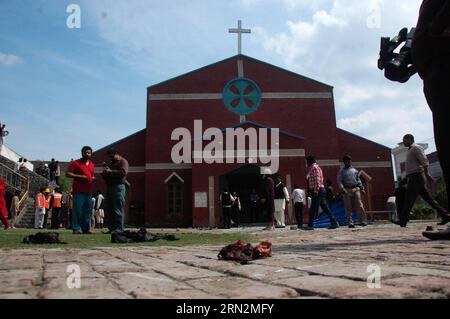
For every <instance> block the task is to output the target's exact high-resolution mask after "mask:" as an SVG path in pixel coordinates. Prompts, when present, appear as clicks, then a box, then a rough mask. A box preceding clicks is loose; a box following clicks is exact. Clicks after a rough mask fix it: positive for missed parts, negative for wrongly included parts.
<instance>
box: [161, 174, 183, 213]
mask: <svg viewBox="0 0 450 319" xmlns="http://www.w3.org/2000/svg"><path fill="white" fill-rule="evenodd" d="M165 183H166V185H167V212H168V214H169V215H182V214H183V186H184V180H183V179H182V178H181V177H180V176H179V175H178V174H177V173H172V175H170V176H169V177H168V178H167V179H166V180H165Z"/></svg>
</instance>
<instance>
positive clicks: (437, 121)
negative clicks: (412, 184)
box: [424, 53, 450, 207]
mask: <svg viewBox="0 0 450 319" xmlns="http://www.w3.org/2000/svg"><path fill="white" fill-rule="evenodd" d="M424 93H425V97H426V98H427V102H428V105H429V106H430V109H431V112H432V113H433V124H434V138H435V142H436V148H437V152H438V156H439V162H440V163H441V167H442V171H443V173H444V179H445V185H446V187H447V200H450V196H449V192H450V142H449V140H448V138H449V136H450V53H449V54H447V56H443V57H442V58H441V59H440V60H437V61H436V62H435V63H434V65H433V67H432V68H431V70H430V72H429V73H428V74H427V76H426V77H425V78H424ZM447 207H449V205H448V202H447Z"/></svg>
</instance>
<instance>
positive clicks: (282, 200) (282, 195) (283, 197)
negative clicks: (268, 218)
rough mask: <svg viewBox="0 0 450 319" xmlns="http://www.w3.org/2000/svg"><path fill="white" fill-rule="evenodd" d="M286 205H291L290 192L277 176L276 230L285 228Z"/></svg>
mask: <svg viewBox="0 0 450 319" xmlns="http://www.w3.org/2000/svg"><path fill="white" fill-rule="evenodd" d="M286 203H289V192H288V190H287V188H286V187H285V186H284V184H283V183H282V182H281V178H280V177H279V176H277V178H276V180H275V220H276V223H277V224H276V226H275V227H276V228H285V227H286V223H285V217H284V211H285V209H286Z"/></svg>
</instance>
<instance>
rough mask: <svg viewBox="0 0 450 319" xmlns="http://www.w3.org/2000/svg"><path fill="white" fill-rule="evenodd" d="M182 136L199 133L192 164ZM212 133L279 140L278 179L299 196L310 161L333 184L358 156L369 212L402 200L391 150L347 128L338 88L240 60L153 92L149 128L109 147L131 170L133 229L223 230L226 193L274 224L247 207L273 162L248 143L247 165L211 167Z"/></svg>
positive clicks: (97, 158)
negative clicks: (341, 121)
mask: <svg viewBox="0 0 450 319" xmlns="http://www.w3.org/2000/svg"><path fill="white" fill-rule="evenodd" d="M233 108H235V109H236V110H237V109H239V108H241V110H240V112H235V110H234V109H233ZM247 108H248V109H247ZM196 120H201V121H202V122H201V124H202V130H201V131H200V132H196V131H195V130H194V121H196ZM177 128H184V130H185V131H189V132H191V134H192V136H191V137H192V140H191V143H192V152H191V153H190V154H188V157H189V159H190V161H186V162H183V163H178V162H176V161H174V160H173V156H172V152H173V148H174V146H176V145H177V143H178V142H179V140H176V139H173V132H174V131H175V130H176V129H177ZM208 128H217V129H219V130H220V131H221V132H224V133H225V132H226V131H227V128H228V129H229V128H235V129H237V128H242V129H243V130H248V129H254V130H256V131H259V130H260V129H266V130H267V131H268V132H269V134H268V135H269V138H268V141H269V142H268V145H271V143H273V140H271V139H273V137H271V136H272V135H271V133H272V132H274V131H277V132H279V139H277V141H276V143H275V144H276V146H277V148H278V149H279V171H278V173H279V174H280V175H281V177H282V181H283V182H284V183H285V185H286V186H287V187H288V189H289V190H290V191H291V190H292V186H293V185H294V184H299V185H300V186H301V187H302V188H306V163H305V157H306V156H307V155H310V154H312V155H315V156H316V158H317V160H318V163H319V165H320V166H321V167H322V169H323V171H324V177H325V178H329V179H331V180H333V181H335V180H336V175H337V171H338V169H339V168H340V166H341V164H342V163H341V159H342V156H343V155H345V154H350V155H351V156H352V157H353V161H354V166H355V167H357V168H358V169H359V170H362V171H363V175H362V176H363V179H364V182H365V183H366V186H367V189H368V191H367V195H366V196H365V197H366V198H365V199H364V201H365V204H366V207H367V209H368V210H384V209H385V207H386V200H387V198H388V197H389V196H390V194H391V193H392V192H393V187H394V178H393V171H392V161H391V150H390V149H389V148H387V147H385V146H382V145H380V144H377V143H375V142H372V141H369V140H367V139H364V138H362V137H360V136H357V135H354V134H352V133H349V132H347V131H344V130H342V129H339V128H337V126H336V114H335V107H334V97H333V88H332V87H331V86H329V85H326V84H323V83H320V82H318V81H315V80H312V79H309V78H306V77H304V76H301V75H299V74H296V73H293V72H290V71H288V70H284V69H281V68H279V67H276V66H273V65H270V64H268V63H265V62H262V61H259V60H256V59H254V58H251V57H248V56H245V55H242V54H239V55H237V56H233V57H231V58H228V59H226V60H223V61H220V62H217V63H214V64H212V65H208V66H205V67H203V68H201V69H198V70H195V71H192V72H190V73H187V74H184V75H181V76H179V77H176V78H173V79H170V80H168V81H165V82H162V83H159V84H156V85H153V86H151V87H149V88H148V89H147V128H145V129H143V130H141V131H139V132H137V133H135V134H133V135H131V136H129V137H126V138H124V139H122V140H120V141H118V142H115V143H114V144H112V145H110V146H108V147H111V146H112V147H114V148H116V149H117V150H118V151H119V152H120V153H121V154H122V155H123V156H124V157H125V158H127V159H128V161H129V164H130V174H129V176H128V180H129V181H130V183H131V184H132V187H131V189H130V190H129V194H128V196H127V215H126V220H127V223H128V224H133V225H145V226H161V227H162V226H164V227H178V226H194V227H196V226H218V225H219V223H220V204H219V202H218V199H219V194H220V192H221V191H222V189H223V188H224V187H227V188H229V189H230V190H231V191H236V192H237V193H238V194H239V196H240V198H241V201H242V206H243V213H242V215H243V217H242V220H243V222H244V223H256V222H264V220H258V218H257V217H251V216H249V214H248V209H247V208H248V202H249V200H248V199H249V195H250V192H251V190H252V189H256V190H258V189H259V185H260V181H261V176H260V169H259V168H260V167H261V166H263V165H264V163H262V162H261V159H259V158H256V159H255V158H252V157H251V156H250V155H249V154H250V153H249V151H250V150H249V147H248V145H246V146H245V150H244V152H243V153H240V155H239V154H237V155H236V156H235V159H237V157H239V156H240V161H237V160H235V161H228V160H227V159H229V156H228V155H226V154H225V152H224V153H215V155H216V157H217V156H219V157H223V159H224V162H225V163H211V164H209V163H207V162H206V158H204V157H203V160H202V156H201V154H202V153H201V150H202V149H203V148H204V147H205V146H206V145H207V144H208V143H210V141H209V140H208V138H207V136H206V134H205V136H204V135H203V134H204V130H206V129H208ZM186 129H187V130H186ZM216 131H217V130H216ZM222 143H223V145H225V144H226V140H225V139H224V140H223V141H221V142H220V143H219V144H222ZM194 144H195V145H194ZM199 145H200V153H199V148H198V146H199ZM260 146H261V144H259V147H260ZM106 148H107V147H105V148H104V149H101V150H98V151H97V152H96V153H95V154H94V162H95V163H96V164H97V166H98V167H99V168H100V164H101V163H102V162H104V161H107V160H106V155H105V151H106ZM236 148H238V144H236ZM199 154H200V155H199ZM184 155H186V154H184ZM199 156H200V158H199ZM227 162H229V163H227ZM100 169H101V168H100ZM100 180H101V178H100ZM100 186H101V185H100ZM289 209H292V208H291V207H289Z"/></svg>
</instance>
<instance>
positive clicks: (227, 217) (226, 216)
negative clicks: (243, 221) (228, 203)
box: [222, 207, 231, 228]
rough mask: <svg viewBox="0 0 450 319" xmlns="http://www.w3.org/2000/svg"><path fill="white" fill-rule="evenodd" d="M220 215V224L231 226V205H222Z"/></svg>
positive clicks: (226, 226)
mask: <svg viewBox="0 0 450 319" xmlns="http://www.w3.org/2000/svg"><path fill="white" fill-rule="evenodd" d="M222 216H223V222H222V226H223V227H225V228H231V207H222Z"/></svg>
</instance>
